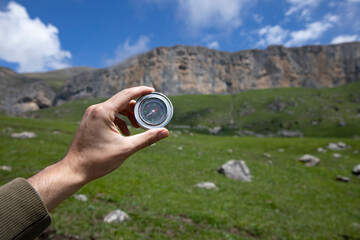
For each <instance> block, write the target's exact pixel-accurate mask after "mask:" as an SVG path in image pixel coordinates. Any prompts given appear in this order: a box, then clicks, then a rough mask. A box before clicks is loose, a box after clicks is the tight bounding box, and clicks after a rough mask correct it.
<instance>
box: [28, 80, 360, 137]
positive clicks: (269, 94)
mask: <svg viewBox="0 0 360 240" xmlns="http://www.w3.org/2000/svg"><path fill="white" fill-rule="evenodd" d="M170 98H171V101H172V102H173V104H174V108H175V112H174V117H173V119H172V121H171V123H170V126H169V127H170V129H176V128H191V129H190V130H191V131H195V132H200V133H209V130H208V128H214V127H216V126H218V127H221V130H220V132H219V134H221V135H233V134H236V135H239V134H244V132H245V134H249V133H250V134H254V133H257V134H262V135H269V134H276V133H277V132H278V131H279V130H280V131H281V130H287V131H301V132H302V133H303V134H304V135H305V136H307V137H351V138H352V137H354V136H355V135H357V136H360V82H355V83H352V84H348V85H345V86H342V87H337V88H322V89H309V88H279V89H265V90H251V91H246V92H243V93H240V94H236V95H185V96H174V97H170ZM99 101H101V100H79V101H75V102H69V103H66V104H64V105H62V106H58V107H54V108H50V109H44V110H41V111H38V112H35V113H31V115H33V116H35V117H38V118H46V119H58V118H61V119H66V120H71V121H79V120H80V119H81V116H82V114H83V112H84V110H85V109H86V107H87V106H89V105H90V104H93V103H97V102H99ZM245 130H246V131H245ZM252 132H253V133H252Z"/></svg>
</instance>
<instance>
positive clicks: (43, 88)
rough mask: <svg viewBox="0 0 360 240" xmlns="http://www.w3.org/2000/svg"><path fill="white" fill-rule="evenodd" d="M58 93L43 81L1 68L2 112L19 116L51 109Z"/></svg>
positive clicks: (0, 93) (0, 108)
mask: <svg viewBox="0 0 360 240" xmlns="http://www.w3.org/2000/svg"><path fill="white" fill-rule="evenodd" d="M55 95H56V93H55V92H54V91H53V90H52V89H51V88H50V87H49V86H48V85H47V84H46V83H45V82H44V81H42V80H40V79H31V78H27V77H24V76H21V75H19V74H16V73H15V72H13V71H12V70H11V69H9V68H4V67H0V112H5V113H8V114H14V115H19V114H22V113H24V112H27V111H34V110H38V109H40V108H45V107H50V106H52V104H53V100H54V98H55Z"/></svg>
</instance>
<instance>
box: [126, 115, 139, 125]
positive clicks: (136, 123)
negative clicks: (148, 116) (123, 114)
mask: <svg viewBox="0 0 360 240" xmlns="http://www.w3.org/2000/svg"><path fill="white" fill-rule="evenodd" d="M127 118H128V119H129V120H130V122H131V125H133V127H134V128H140V126H139V123H138V122H137V121H136V118H135V115H134V114H130V115H128V116H127Z"/></svg>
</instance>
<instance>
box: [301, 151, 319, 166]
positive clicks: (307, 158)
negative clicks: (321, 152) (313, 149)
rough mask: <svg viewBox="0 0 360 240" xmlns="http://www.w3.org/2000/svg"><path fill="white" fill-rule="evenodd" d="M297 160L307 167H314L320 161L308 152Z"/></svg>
mask: <svg viewBox="0 0 360 240" xmlns="http://www.w3.org/2000/svg"><path fill="white" fill-rule="evenodd" d="M298 160H299V161H300V162H303V163H305V166H307V167H315V166H316V165H318V164H319V162H320V159H319V158H317V157H315V156H312V155H310V154H305V155H303V156H302V157H300V158H299V159H298Z"/></svg>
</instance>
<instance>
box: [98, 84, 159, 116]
mask: <svg viewBox="0 0 360 240" xmlns="http://www.w3.org/2000/svg"><path fill="white" fill-rule="evenodd" d="M154 91H155V89H154V88H151V87H145V86H140V87H133V88H128V89H125V90H122V91H121V92H119V93H117V94H115V95H114V96H112V97H111V98H110V99H109V100H107V101H106V102H105V103H106V105H108V106H109V107H110V108H111V109H112V110H113V111H114V112H116V113H118V112H121V111H124V110H126V108H127V107H128V105H129V103H130V102H131V100H132V99H134V98H137V97H140V96H142V95H146V94H149V93H151V92H154Z"/></svg>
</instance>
